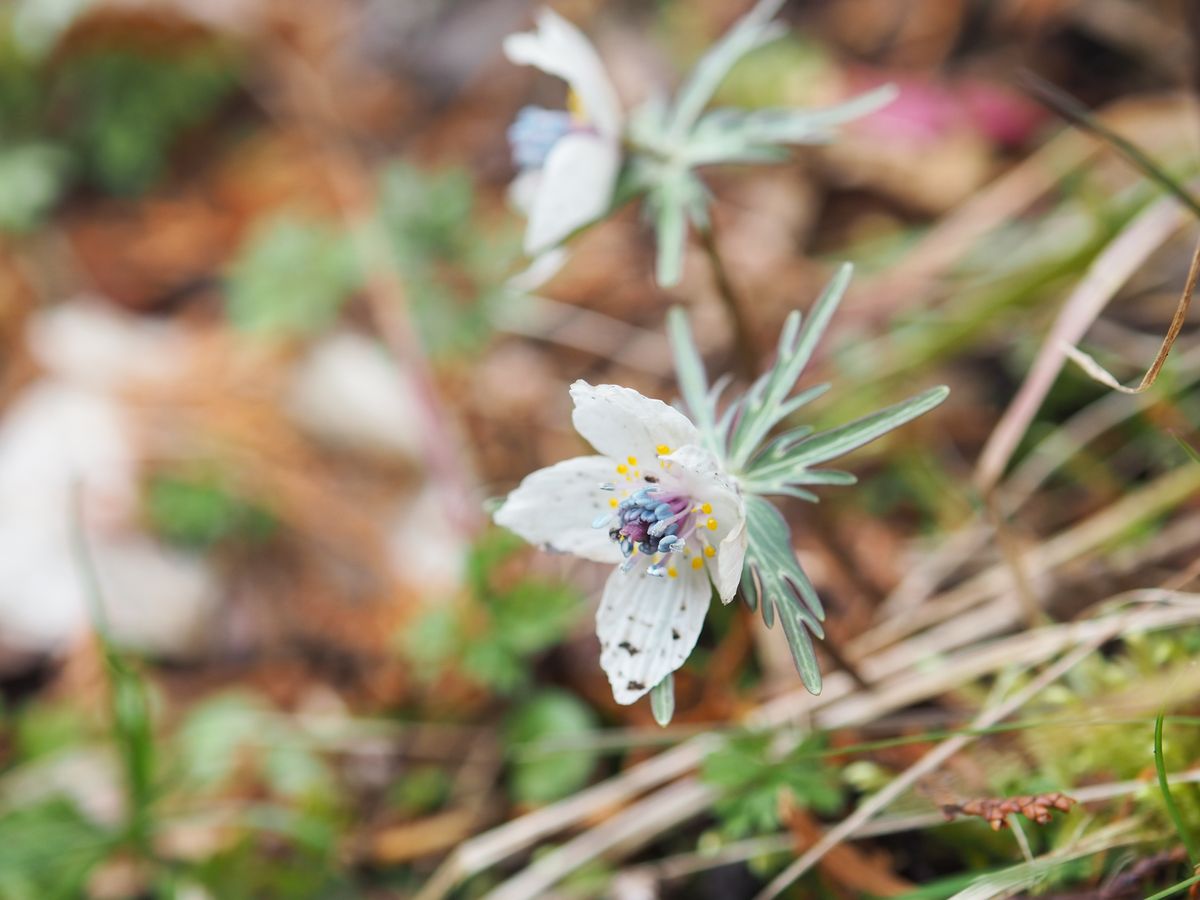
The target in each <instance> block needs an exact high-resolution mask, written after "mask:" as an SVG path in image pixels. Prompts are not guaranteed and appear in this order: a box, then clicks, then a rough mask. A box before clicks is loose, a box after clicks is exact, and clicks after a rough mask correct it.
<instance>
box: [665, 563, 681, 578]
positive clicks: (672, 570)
mask: <svg viewBox="0 0 1200 900" xmlns="http://www.w3.org/2000/svg"><path fill="white" fill-rule="evenodd" d="M667 575H668V576H669V577H671V578H678V577H679V573H678V572H677V571H675V567H674V566H671V568H669V569H667Z"/></svg>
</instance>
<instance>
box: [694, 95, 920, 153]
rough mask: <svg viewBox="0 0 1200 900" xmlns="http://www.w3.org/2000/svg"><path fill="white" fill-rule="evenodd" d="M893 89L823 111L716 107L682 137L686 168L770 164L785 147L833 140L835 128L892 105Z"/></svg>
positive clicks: (861, 96)
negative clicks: (687, 165)
mask: <svg viewBox="0 0 1200 900" xmlns="http://www.w3.org/2000/svg"><path fill="white" fill-rule="evenodd" d="M895 97H896V89H895V87H893V86H892V85H884V86H882V87H879V88H876V89H875V90H873V91H869V92H867V93H865V94H862V95H860V96H858V97H852V98H851V99H850V100H847V101H846V102H845V103H839V104H838V105H836V106H830V107H826V108H824V109H791V108H777V109H753V110H742V109H717V110H713V111H712V112H710V113H709V114H708V115H706V116H705V117H704V118H703V119H701V120H700V121H699V122H698V123H697V125H696V128H695V129H694V130H693V132H692V134H691V135H690V136H689V138H688V142H687V150H686V151H685V153H686V158H687V161H688V163H689V164H690V165H693V166H705V165H713V164H716V163H749V162H770V161H771V160H775V159H780V158H782V157H784V156H785V154H786V149H785V148H786V147H787V146H788V145H790V144H819V143H825V142H827V141H831V140H833V139H834V138H835V137H836V136H837V127H838V126H839V125H844V124H845V123H847V122H852V121H854V120H855V119H860V118H862V117H863V116H866V115H870V114H871V113H873V112H875V111H876V110H878V109H881V108H882V107H884V106H886V105H887V104H888V103H890V102H892V100H894V99H895Z"/></svg>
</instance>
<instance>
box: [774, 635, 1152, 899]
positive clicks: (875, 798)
mask: <svg viewBox="0 0 1200 900" xmlns="http://www.w3.org/2000/svg"><path fill="white" fill-rule="evenodd" d="M1128 619H1129V616H1128V615H1126V616H1115V617H1113V618H1112V620H1111V621H1110V622H1109V623H1108V627H1107V628H1105V629H1104V630H1103V631H1102V632H1101V633H1100V634H1097V635H1094V636H1093V637H1092V638H1091V639H1090V640H1088V641H1086V642H1084V643H1081V644H1080V645H1078V646H1077V647H1075V649H1074V650H1072V651H1071V652H1069V653H1068V654H1067V655H1066V656H1064V657H1063V658H1062V659H1060V660H1059V661H1058V662H1056V663H1054V664H1053V665H1052V666H1050V667H1049V668H1048V669H1046V670H1045V671H1044V672H1042V673H1041V674H1040V675H1038V676H1037V677H1036V678H1034V679H1032V680H1031V681H1030V682H1029V683H1028V684H1027V685H1026V686H1025V687H1023V688H1022V689H1021V690H1019V691H1017V692H1016V693H1015V694H1013V695H1012V696H1011V697H1009V698H1008V699H1007V700H1005V701H1004V702H1003V703H1000V704H998V705H996V706H995V707H993V708H992V709H989V710H985V711H984V712H982V713H981V714H980V715H979V716H977V717H976V718H975V720H974V721H973V722H972V723H971V728H972V729H982V728H990V727H991V726H992V725H995V724H996V723H998V722H1000V721H1001V720H1003V719H1005V718H1007V717H1008V716H1010V715H1012V713H1014V712H1016V711H1017V710H1018V709H1020V708H1021V707H1022V706H1024V705H1025V704H1026V703H1028V702H1029V701H1030V700H1032V699H1033V698H1034V697H1036V696H1037V695H1038V694H1039V693H1041V691H1042V690H1043V689H1045V688H1046V687H1049V686H1050V685H1051V684H1053V683H1054V682H1055V681H1057V680H1058V679H1059V678H1061V677H1062V676H1063V675H1065V674H1066V673H1067V672H1069V671H1071V669H1073V668H1074V667H1075V666H1076V665H1078V664H1079V663H1080V662H1082V661H1083V660H1084V659H1085V658H1087V657H1088V656H1089V655H1090V654H1091V653H1092V652H1093V651H1094V650H1095V649H1096V648H1097V647H1099V646H1100V645H1101V644H1103V643H1104V642H1105V641H1107V640H1110V639H1111V638H1113V637H1116V636H1117V635H1118V634H1121V633H1122V632H1123V631H1124V630H1125V628H1126V627H1127V625H1128ZM973 740H975V736H974V735H969V734H963V735H958V736H956V737H952V738H950V739H948V740H946V741H943V742H942V743H941V744H939V745H938V746H937V747H935V748H934V749H933V750H930V751H929V752H928V753H926V754H925V755H924V756H923V757H921V759H919V760H918V761H917V762H916V763H914V764H913V765H911V766H909V767H908V768H907V769H906V770H905V771H904V772H903V773H901V774H900V775H899V776H897V777H896V778H894V779H892V781H890V782H889V783H888V784H887V785H886V786H885V787H883V788H882V789H880V790H879V791H877V792H876V793H874V794H873V795H871V797H870V798H868V799H867V800H866V801H865V802H864V803H863V804H862V805H861V806H859V807H858V809H856V810H855V811H854V812H853V813H851V814H850V815H849V816H848V817H846V818H845V819H843V820H842V821H841V822H840V823H839V824H838V825H836V826H834V827H833V828H832V829H830V830H829V831H828V832H827V833H826V834H825V836H824V837H823V838H821V840H820V841H818V842H817V843H816V844H815V845H814V846H813V847H812V848H811V849H810V850H808V852H806V853H805V854H804V855H803V856H801V857H800V858H799V859H797V860H796V861H795V862H793V863H792V864H791V865H789V866H788V867H787V868H786V869H784V870H783V871H782V872H781V873H780V874H779V875H778V876H777V877H776V878H774V879H773V880H772V881H771V882H770V883H769V884H768V885H767V887H766V888H765V889H764V890H763V891H762V892H761V893H759V895H758V896H757V897H756V898H755V900H773V898H774V897H778V896H779V895H780V894H781V893H782V892H783V891H784V890H786V889H787V888H788V887H789V886H790V885H791V884H792V883H793V882H795V881H796V879H798V878H800V877H801V876H802V875H803V874H804V873H805V872H807V871H808V870H809V869H811V868H812V867H813V866H814V865H816V864H817V862H819V861H820V860H821V859H822V858H823V857H824V856H825V855H826V854H827V853H829V852H830V851H831V850H832V849H833V848H834V847H836V846H837V845H838V844H840V843H841V842H842V841H844V840H846V839H847V838H848V837H850V836H851V835H853V833H854V832H855V830H856V829H857V828H858V827H859V826H861V825H862V824H864V823H865V822H867V821H869V820H870V819H872V818H873V817H874V816H875V814H876V813H878V812H880V811H882V810H884V809H886V808H887V806H888V805H889V804H891V803H892V801H894V800H896V799H897V798H898V797H899V796H900V795H901V794H903V793H904V792H905V791H906V790H908V789H909V788H910V787H912V785H913V784H915V783H916V782H917V781H918V780H919V779H921V778H923V777H924V776H926V775H928V774H930V773H931V772H933V771H935V770H936V769H937V768H938V767H939V766H941V765H942V764H943V763H945V762H946V761H947V760H949V759H950V757H952V756H953V755H954V754H956V753H958V751H960V750H961V749H963V748H964V747H966V746H967V745H968V744H969V743H971V741H973Z"/></svg>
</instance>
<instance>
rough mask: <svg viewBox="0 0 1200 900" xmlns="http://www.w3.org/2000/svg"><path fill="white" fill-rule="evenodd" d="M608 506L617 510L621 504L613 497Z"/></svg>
mask: <svg viewBox="0 0 1200 900" xmlns="http://www.w3.org/2000/svg"><path fill="white" fill-rule="evenodd" d="M608 505H609V506H611V507H612V508H613V509H616V508H617V507H618V506H620V505H621V504H620V503H619V502H618V501H617V498H616V497H612V498H610V499H609V501H608Z"/></svg>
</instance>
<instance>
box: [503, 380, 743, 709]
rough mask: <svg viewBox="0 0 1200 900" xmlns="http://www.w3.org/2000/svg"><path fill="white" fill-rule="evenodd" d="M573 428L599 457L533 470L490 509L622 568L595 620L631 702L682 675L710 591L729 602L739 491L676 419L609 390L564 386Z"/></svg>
mask: <svg viewBox="0 0 1200 900" xmlns="http://www.w3.org/2000/svg"><path fill="white" fill-rule="evenodd" d="M571 396H572V398H573V399H574V401H575V412H574V415H573V420H574V423H575V428H576V430H577V431H578V432H579V433H580V434H581V435H582V436H583V437H584V438H585V439H586V440H587V441H588V442H589V443H590V444H591V445H592V446H593V447H595V448H596V450H598V451H599V452H600V454H602V455H599V456H582V457H577V458H575V459H569V460H565V461H564V462H560V463H557V464H556V465H553V466H550V467H549V468H546V469H541V470H540V471H537V472H534V473H533V474H531V475H529V476H528V477H527V478H525V480H524V481H522V482H521V484H520V486H519V487H518V488H517V489H516V490H515V491H513V492H512V493H511V494H509V496H508V498H507V499H506V500H505V501H504V504H503V505H502V506H501V507H500V508H499V509H498V510H497V511H496V513H495V520H496V522H497V523H498V524H500V525H503V526H504V527H506V528H508V529H510V530H512V531H514V532H516V533H517V534H519V535H520V536H521V537H523V538H525V539H526V540H527V541H530V542H531V543H534V544H538V545H541V546H544V547H546V548H548V549H550V550H555V551H559V552H564V553H573V554H575V555H577V556H581V557H583V558H585V559H590V560H594V561H596V562H606V563H619V564H620V565H619V566H618V567H617V569H616V570H615V571H614V572H613V573H612V575H610V576H609V579H608V582H607V584H606V585H605V587H604V595H603V598H602V599H601V602H600V608H599V610H598V611H597V613H596V632H597V635H598V636H599V638H600V648H601V651H600V665H601V666H602V667H603V668H604V671H605V672H606V673H607V675H608V680H609V683H610V684H611V685H612V689H613V696H614V697H615V698H616V700H617V702H618V703H622V704H629V703H633V702H634V701H635V700H637V699H638V698H639V697H641V696H642V695H644V694H646V693H647V692H648V691H650V690H651V689H652V688H654V687H655V685H657V684H658V683H659V682H661V681H663V680H664V679H665V678H667V677H668V676H669V675H670V674H671V673H672V672H674V671H675V670H676V669H678V668H679V667H680V666H681V665H683V662H684V660H686V659H687V657H688V655H689V654H690V653H691V651H692V648H693V647H694V646H695V645H696V639H697V638H698V637H699V635H700V629H701V626H702V625H703V623H704V616H705V613H706V612H707V611H708V604H709V599H710V597H711V594H712V586H715V587H716V590H717V594H718V596H720V598H721V600H722V601H725V602H728V601H729V600H731V599H733V596H734V594H735V593H736V591H737V587H738V582H739V581H740V579H741V575H742V563H743V561H744V559H745V555H746V544H747V533H746V507H745V503H744V502H743V500H742V496H741V493H740V491H739V489H738V487H737V484H736V482H735V481H734V480H733V479H732V478H731V477H730V476H729V475H728V474H727V473H726V472H725V471H724V469H723V468H722V466H721V464H720V463H719V461H718V460H717V458H716V457H715V456H714V455H713V454H712V453H711V452H710V451H709V450H707V449H705V448H704V447H702V446H701V442H702V439H701V435H700V433H699V432H698V431H697V429H696V426H695V425H693V424H692V423H691V421H690V420H689V419H688V418H687V417H686V416H684V415H683V414H682V413H680V412H679V411H678V410H676V409H674V408H673V407H671V406H668V405H667V404H665V403H663V402H662V401H661V400H652V399H649V398H647V397H643V396H642V395H641V394H639V393H638V392H637V391H634V390H630V389H629V388H623V387H618V386H616V385H607V384H606V385H599V386H595V387H593V386H592V385H590V384H587V383H586V382H583V381H577V382H575V384H573V385H572V386H571Z"/></svg>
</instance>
